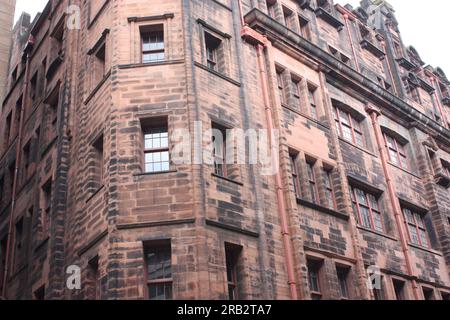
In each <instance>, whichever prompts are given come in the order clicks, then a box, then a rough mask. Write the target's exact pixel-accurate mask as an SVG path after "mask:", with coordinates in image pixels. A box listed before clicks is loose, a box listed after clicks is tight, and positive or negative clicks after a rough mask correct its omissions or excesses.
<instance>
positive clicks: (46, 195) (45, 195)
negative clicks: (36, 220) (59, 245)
mask: <svg viewBox="0 0 450 320" xmlns="http://www.w3.org/2000/svg"><path fill="white" fill-rule="evenodd" d="M52 184H53V183H52V179H51V178H50V179H49V180H48V181H47V182H46V183H45V184H44V185H43V186H42V188H41V208H40V209H41V215H40V219H41V228H42V232H43V234H44V235H46V234H47V232H48V230H49V227H50V214H51V208H52Z"/></svg>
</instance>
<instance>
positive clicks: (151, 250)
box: [145, 241, 173, 300]
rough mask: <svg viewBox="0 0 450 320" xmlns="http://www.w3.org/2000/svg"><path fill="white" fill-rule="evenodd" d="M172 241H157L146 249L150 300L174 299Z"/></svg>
mask: <svg viewBox="0 0 450 320" xmlns="http://www.w3.org/2000/svg"><path fill="white" fill-rule="evenodd" d="M171 255H172V253H171V244H170V241H156V242H154V243H150V244H149V245H148V246H147V248H146V249H145V262H146V270H147V273H146V275H147V294H148V298H149V299H150V300H172V282H173V280H172V257H171Z"/></svg>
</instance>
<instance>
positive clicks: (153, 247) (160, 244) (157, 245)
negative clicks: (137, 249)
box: [144, 240, 174, 301]
mask: <svg viewBox="0 0 450 320" xmlns="http://www.w3.org/2000/svg"><path fill="white" fill-rule="evenodd" d="M161 250H168V251H169V256H170V274H171V277H170V278H161V279H149V276H148V273H149V264H148V255H149V253H155V252H158V251H161ZM172 262H173V259H172V243H171V241H170V240H167V241H165V240H161V241H155V242H154V243H149V244H144V270H145V273H144V274H145V290H144V291H145V298H146V300H153V301H155V300H156V301H158V300H157V299H151V298H150V290H149V288H150V286H158V285H170V286H171V288H172V289H171V298H170V299H163V300H173V299H174V298H173V263H172Z"/></svg>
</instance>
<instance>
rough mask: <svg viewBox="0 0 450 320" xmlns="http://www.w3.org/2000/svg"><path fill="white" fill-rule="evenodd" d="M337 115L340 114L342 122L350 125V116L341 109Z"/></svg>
mask: <svg viewBox="0 0 450 320" xmlns="http://www.w3.org/2000/svg"><path fill="white" fill-rule="evenodd" d="M339 115H340V116H341V122H342V124H345V125H347V126H350V117H349V115H348V113H346V112H343V111H339Z"/></svg>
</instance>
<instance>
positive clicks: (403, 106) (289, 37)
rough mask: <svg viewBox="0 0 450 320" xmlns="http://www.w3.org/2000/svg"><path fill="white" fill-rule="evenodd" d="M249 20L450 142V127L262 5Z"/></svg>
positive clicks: (446, 141) (269, 34) (285, 44)
mask: <svg viewBox="0 0 450 320" xmlns="http://www.w3.org/2000/svg"><path fill="white" fill-rule="evenodd" d="M245 22H246V23H247V24H248V25H249V26H250V27H252V28H255V29H257V30H260V31H262V32H263V33H264V34H266V35H267V37H268V39H269V40H272V41H274V40H276V41H274V42H275V43H276V45H277V46H285V47H291V48H292V47H293V48H294V49H296V50H297V51H301V52H302V53H303V54H305V55H307V56H308V57H309V58H310V59H312V60H314V61H317V62H318V63H319V64H324V65H325V67H327V68H329V70H330V71H329V73H328V75H329V76H331V77H333V78H336V79H338V80H340V81H343V82H349V83H350V84H351V85H352V87H353V88H354V89H355V90H357V91H359V92H360V93H362V94H363V95H364V96H366V97H367V98H370V99H371V100H372V101H373V102H375V104H376V105H380V106H383V107H385V108H387V109H393V111H395V113H401V114H402V115H403V116H404V117H405V118H407V119H409V121H416V122H417V123H418V124H419V125H420V126H421V127H422V128H423V129H424V130H426V129H428V130H430V129H431V130H432V131H434V133H435V136H436V138H437V139H439V140H442V141H443V142H444V143H446V144H450V131H449V130H448V129H446V128H444V127H443V126H441V125H440V124H438V123H437V122H436V121H434V120H432V119H431V118H429V117H428V116H426V115H425V114H423V113H421V112H419V111H417V110H416V109H414V108H413V107H412V106H410V105H409V104H408V103H406V102H405V101H403V100H401V99H400V98H398V97H397V96H395V95H393V94H392V93H390V92H389V91H387V90H385V89H384V88H382V87H380V86H379V85H378V84H376V83H375V82H373V81H372V80H370V79H369V78H367V77H365V76H364V75H362V74H361V73H359V72H357V71H355V70H354V69H352V68H351V67H349V66H348V65H346V64H344V63H342V62H340V61H338V60H337V59H335V58H334V57H333V56H332V55H330V54H329V53H328V52H326V51H324V50H322V49H321V48H319V47H318V46H316V45H315V44H313V43H311V42H309V41H308V40H306V39H304V38H303V37H302V36H300V35H299V34H297V33H295V32H294V31H292V30H290V29H288V28H286V27H285V26H284V25H282V24H280V23H278V22H277V21H275V20H273V19H271V18H270V17H269V16H268V15H266V14H265V13H263V12H262V11H260V10H259V9H256V8H255V9H252V10H251V11H250V12H248V13H247V15H246V16H245Z"/></svg>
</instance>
